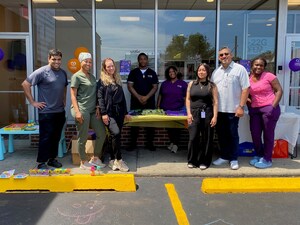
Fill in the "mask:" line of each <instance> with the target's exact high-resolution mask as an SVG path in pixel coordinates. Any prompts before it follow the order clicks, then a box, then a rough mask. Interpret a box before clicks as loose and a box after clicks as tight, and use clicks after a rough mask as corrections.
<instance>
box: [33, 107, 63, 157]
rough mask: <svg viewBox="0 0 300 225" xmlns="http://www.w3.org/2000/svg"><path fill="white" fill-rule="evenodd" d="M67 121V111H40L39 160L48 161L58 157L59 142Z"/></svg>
mask: <svg viewBox="0 0 300 225" xmlns="http://www.w3.org/2000/svg"><path fill="white" fill-rule="evenodd" d="M65 121H66V116H65V111H63V112H60V113H39V133H40V139H39V151H38V156H37V162H39V163H43V162H47V161H48V160H49V159H54V158H56V157H57V152H58V142H59V140H60V136H61V132H62V129H63V126H64V124H65Z"/></svg>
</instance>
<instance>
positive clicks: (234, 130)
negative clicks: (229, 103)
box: [216, 112, 239, 161]
mask: <svg viewBox="0 0 300 225" xmlns="http://www.w3.org/2000/svg"><path fill="white" fill-rule="evenodd" d="M238 127H239V117H236V116H235V113H223V112H219V113H218V123H217V127H216V128H217V134H218V140H219V145H220V151H221V152H220V153H221V158H222V159H227V160H229V161H232V160H237V158H238V155H239V134H238Z"/></svg>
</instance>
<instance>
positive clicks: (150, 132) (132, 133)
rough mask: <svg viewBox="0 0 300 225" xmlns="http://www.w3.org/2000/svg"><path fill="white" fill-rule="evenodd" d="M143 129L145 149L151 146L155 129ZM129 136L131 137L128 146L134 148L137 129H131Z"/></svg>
mask: <svg viewBox="0 0 300 225" xmlns="http://www.w3.org/2000/svg"><path fill="white" fill-rule="evenodd" d="M144 129H145V131H146V146H147V147H149V146H153V140H154V133H155V128H153V127H145V128H144ZM130 136H131V141H130V146H132V147H136V142H137V138H138V136H139V127H131V128H130Z"/></svg>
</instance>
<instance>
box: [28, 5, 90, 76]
mask: <svg viewBox="0 0 300 225" xmlns="http://www.w3.org/2000/svg"><path fill="white" fill-rule="evenodd" d="M79 3H80V4H79ZM33 31H34V38H35V48H34V50H35V54H34V56H35V63H34V66H35V68H34V69H37V68H39V67H41V66H43V65H46V64H48V58H47V54H48V51H49V49H52V48H58V49H60V50H61V51H62V53H63V57H62V68H64V69H65V70H66V71H67V73H68V77H69V78H70V77H71V75H72V74H73V73H74V70H72V69H69V68H68V61H69V60H71V59H74V58H76V56H78V54H77V52H76V50H77V49H87V50H88V51H89V52H91V53H93V52H92V50H93V48H92V2H91V1H79V0H77V1H76V4H74V2H73V3H71V2H70V1H68V0H60V1H59V4H46V5H45V4H41V3H35V4H33Z"/></svg>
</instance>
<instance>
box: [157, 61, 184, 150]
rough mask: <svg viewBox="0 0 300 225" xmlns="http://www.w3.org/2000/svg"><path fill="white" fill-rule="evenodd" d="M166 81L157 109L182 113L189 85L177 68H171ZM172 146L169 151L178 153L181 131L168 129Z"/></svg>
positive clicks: (159, 96)
mask: <svg viewBox="0 0 300 225" xmlns="http://www.w3.org/2000/svg"><path fill="white" fill-rule="evenodd" d="M165 77H166V80H165V81H164V82H162V84H161V86H160V90H159V95H158V99H157V108H160V109H163V110H165V111H166V110H172V111H180V110H183V109H184V103H185V95H186V89H187V83H186V82H185V81H183V80H181V77H182V75H181V73H178V70H177V68H176V67H175V66H169V67H168V68H167V69H166V71H165ZM167 132H168V135H169V139H170V145H169V146H168V149H169V150H171V152H173V153H176V152H177V150H178V144H179V137H180V135H179V132H180V129H176V128H168V129H167Z"/></svg>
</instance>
